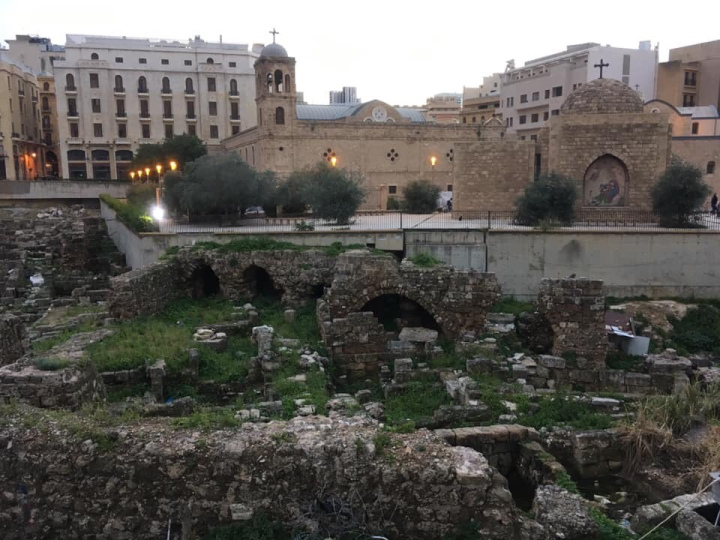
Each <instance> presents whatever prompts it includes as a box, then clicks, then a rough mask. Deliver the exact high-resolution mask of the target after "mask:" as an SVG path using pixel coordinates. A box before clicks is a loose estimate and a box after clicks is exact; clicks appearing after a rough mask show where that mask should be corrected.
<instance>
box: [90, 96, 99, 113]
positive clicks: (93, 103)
mask: <svg viewBox="0 0 720 540" xmlns="http://www.w3.org/2000/svg"><path fill="white" fill-rule="evenodd" d="M90 105H91V106H92V112H94V113H99V112H101V111H100V100H99V99H97V98H93V99H91V100H90Z"/></svg>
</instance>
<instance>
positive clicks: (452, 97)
mask: <svg viewBox="0 0 720 540" xmlns="http://www.w3.org/2000/svg"><path fill="white" fill-rule="evenodd" d="M461 107H462V94H455V93H443V94H436V95H434V96H433V97H431V98H428V99H427V101H426V102H425V106H424V107H423V109H425V118H427V119H428V121H429V122H435V123H436V124H459V123H460V109H461Z"/></svg>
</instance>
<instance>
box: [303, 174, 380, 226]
mask: <svg viewBox="0 0 720 540" xmlns="http://www.w3.org/2000/svg"><path fill="white" fill-rule="evenodd" d="M297 174H298V175H300V176H301V177H300V180H299V183H300V184H301V185H302V186H303V187H302V190H301V191H302V196H303V198H304V199H305V200H306V201H307V203H308V205H309V206H310V207H311V208H312V211H313V214H314V215H315V216H317V217H319V218H321V219H325V220H327V221H334V222H335V223H337V224H338V225H347V224H348V223H349V222H350V218H351V217H352V216H354V215H355V212H356V211H357V209H358V208H359V207H360V205H361V204H362V203H363V201H365V197H366V194H365V190H364V189H363V188H362V182H363V178H362V176H360V175H359V174H357V173H353V172H348V171H345V170H343V169H337V168H335V167H331V166H329V165H328V164H327V163H324V162H323V163H319V164H318V165H316V166H315V167H313V168H310V169H306V170H304V171H301V172H299V173H297Z"/></svg>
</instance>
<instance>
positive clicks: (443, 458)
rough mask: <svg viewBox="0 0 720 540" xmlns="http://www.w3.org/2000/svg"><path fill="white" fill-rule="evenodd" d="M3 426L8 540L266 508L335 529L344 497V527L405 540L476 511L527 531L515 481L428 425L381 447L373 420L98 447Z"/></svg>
mask: <svg viewBox="0 0 720 540" xmlns="http://www.w3.org/2000/svg"><path fill="white" fill-rule="evenodd" d="M7 420H8V421H7V422H5V423H4V424H3V427H1V428H0V446H1V447H2V448H3V449H4V451H3V452H2V454H0V484H2V485H3V486H7V487H8V489H6V490H5V495H4V496H3V497H2V498H1V499H0V536H2V537H3V538H5V539H7V540H16V539H20V538H38V539H49V538H71V537H72V538H76V537H85V536H95V535H100V536H103V537H107V538H113V539H117V540H130V539H133V540H143V539H148V540H149V539H153V540H154V539H156V538H165V537H166V536H167V535H168V531H170V532H171V533H172V535H173V538H180V537H182V538H190V537H203V536H204V535H205V534H207V532H208V529H210V528H212V527H214V526H218V525H222V524H231V523H239V522H242V521H244V520H248V519H250V518H251V517H252V516H253V514H254V513H256V512H259V511H264V512H265V513H266V514H267V515H268V516H269V518H270V519H275V520H282V521H284V522H288V523H292V524H293V525H294V526H295V527H297V529H298V530H302V528H303V526H306V527H308V526H309V527H311V526H312V525H313V523H314V524H315V526H317V524H318V523H320V524H321V525H322V524H326V523H335V522H336V521H337V520H336V518H337V512H336V511H335V510H333V509H334V508H337V505H338V504H342V505H343V519H344V520H346V523H347V520H351V522H353V521H352V520H357V521H358V522H359V523H361V524H362V525H370V526H371V528H372V529H374V531H376V532H379V533H382V534H383V535H387V536H388V537H389V538H396V539H399V540H402V539H419V540H423V539H427V540H430V539H432V540H435V539H437V538H443V537H445V536H446V535H447V534H448V533H449V532H451V531H453V530H455V529H456V528H457V527H459V526H461V525H462V524H464V523H465V522H467V521H469V520H471V519H472V520H474V521H475V523H476V524H477V525H478V527H479V529H480V532H479V534H480V536H482V537H483V538H487V539H489V540H492V539H496V540H500V539H503V540H520V539H521V538H528V536H527V532H526V531H525V528H526V526H527V521H526V518H524V517H523V516H522V515H521V514H520V513H519V512H518V511H517V509H516V508H515V506H514V505H513V504H512V499H511V495H510V493H509V491H508V490H507V484H506V481H505V479H504V478H503V477H502V476H501V475H500V474H499V473H498V472H497V471H496V470H495V469H493V468H492V467H490V466H489V465H488V462H487V460H486V459H485V458H484V457H483V456H482V455H481V454H479V453H477V452H476V451H474V450H471V449H470V448H464V447H457V448H451V447H449V446H447V445H445V444H444V443H442V442H441V441H440V440H439V439H437V438H435V437H434V436H432V435H431V434H429V433H428V432H418V433H414V434H410V435H391V438H392V440H393V441H394V442H393V444H391V445H390V446H389V447H385V448H384V449H383V450H382V451H381V449H380V448H379V447H377V446H375V444H374V442H373V441H374V440H376V439H375V436H376V435H377V433H378V427H377V424H375V423H372V422H370V421H368V420H363V419H360V418H352V419H347V418H343V419H339V418H327V417H308V418H296V419H293V420H292V421H290V422H288V423H283V422H272V423H270V424H246V425H244V426H243V427H242V429H238V430H235V431H228V430H225V431H221V432H210V433H203V434H202V435H200V433H199V432H188V431H178V430H176V429H172V428H170V427H169V426H167V427H166V425H165V424H163V423H162V422H154V423H153V424H139V425H132V426H126V427H124V428H123V429H122V431H119V432H115V433H114V435H112V438H111V439H106V440H110V441H114V442H111V443H110V444H109V445H104V446H103V447H98V445H97V444H95V443H93V439H92V438H88V439H87V440H85V441H84V442H83V440H82V439H83V438H84V437H85V436H84V435H83V436H81V438H80V439H78V438H77V437H73V436H72V435H71V434H68V433H65V432H63V431H61V432H60V433H57V432H56V431H57V430H56V429H54V430H52V432H51V430H40V429H36V428H30V429H29V430H28V429H27V428H24V427H22V421H21V418H9V419H7ZM13 424H14V425H16V426H18V427H12V425H13ZM86 433H87V431H86ZM90 433H93V432H92V430H91V431H90ZM108 446H109V448H108Z"/></svg>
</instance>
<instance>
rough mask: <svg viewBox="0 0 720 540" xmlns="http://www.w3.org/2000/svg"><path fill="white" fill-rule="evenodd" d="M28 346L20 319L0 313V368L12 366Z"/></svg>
mask: <svg viewBox="0 0 720 540" xmlns="http://www.w3.org/2000/svg"><path fill="white" fill-rule="evenodd" d="M28 346H29V342H28V339H27V332H26V331H25V325H24V324H23V322H22V320H21V319H20V317H16V316H15V315H10V314H9V313H4V314H3V313H0V366H4V365H6V364H12V363H13V362H14V361H15V360H17V359H18V358H20V357H21V356H22V355H24V354H25V352H26V351H27V349H28Z"/></svg>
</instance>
